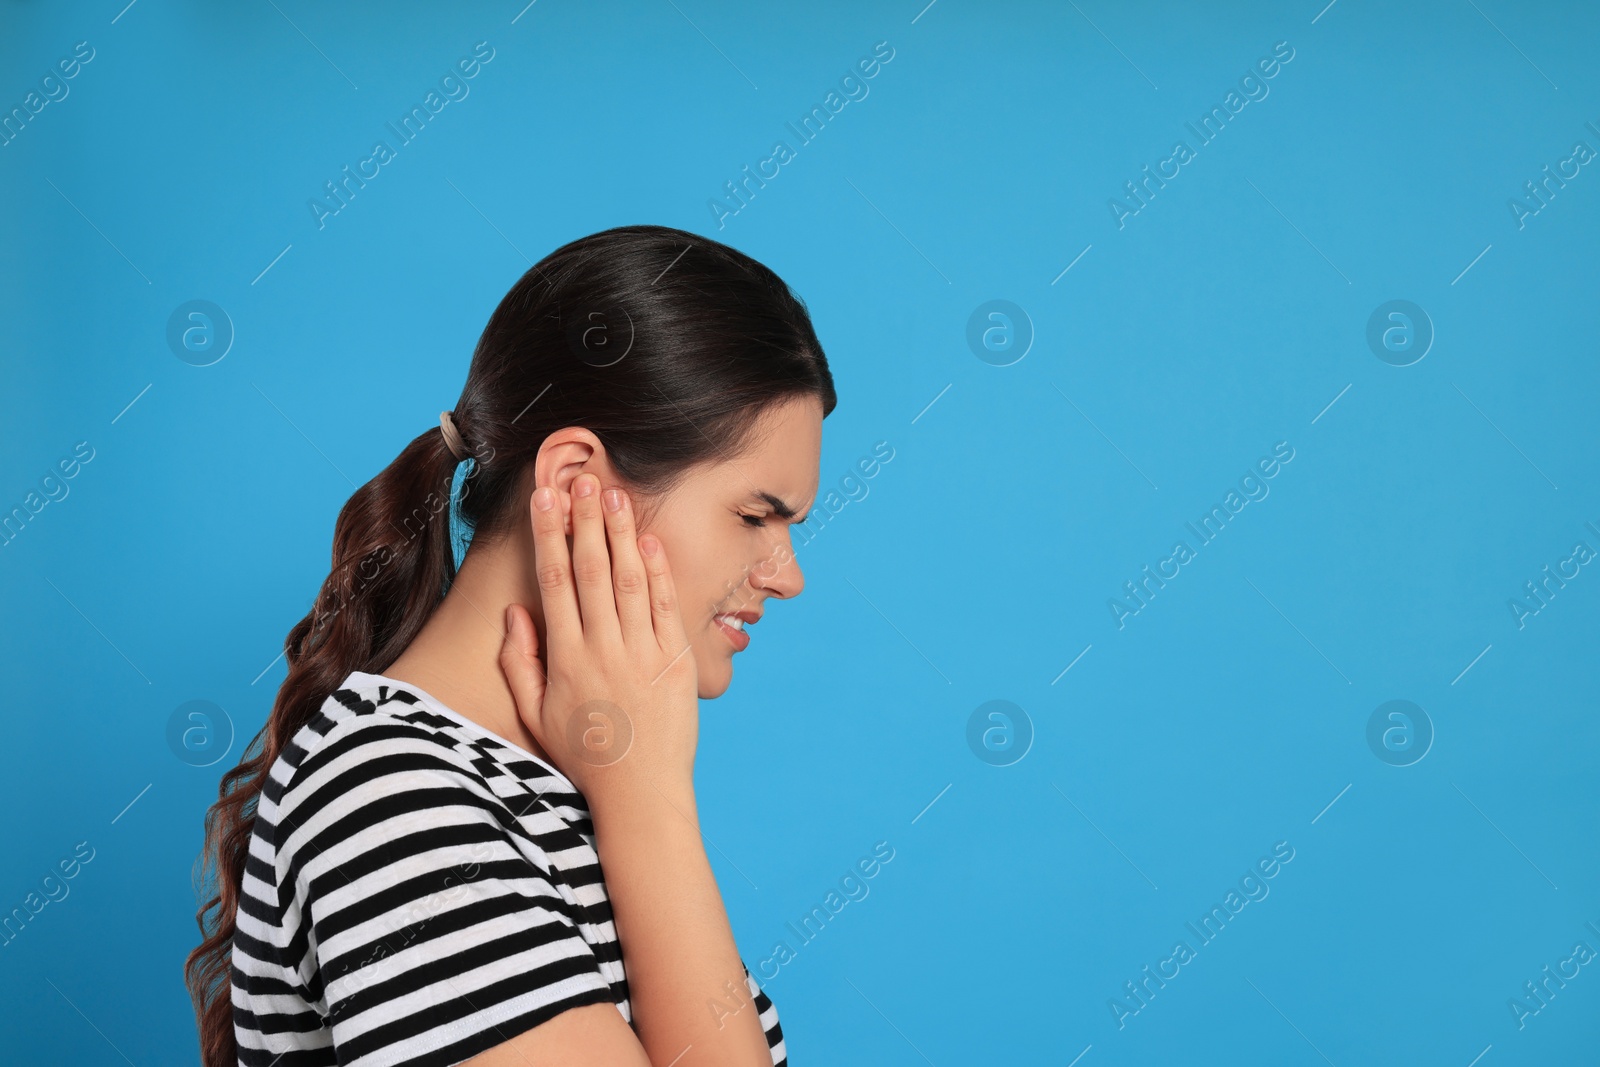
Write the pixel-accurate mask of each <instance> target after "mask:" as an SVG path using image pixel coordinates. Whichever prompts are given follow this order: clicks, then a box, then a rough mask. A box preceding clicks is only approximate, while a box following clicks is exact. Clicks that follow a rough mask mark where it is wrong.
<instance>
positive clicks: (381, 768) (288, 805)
mask: <svg viewBox="0 0 1600 1067" xmlns="http://www.w3.org/2000/svg"><path fill="white" fill-rule="evenodd" d="M485 770H486V768H485V761H484V760H483V758H482V754H481V753H480V752H479V751H477V750H476V749H475V748H474V746H473V744H472V743H471V739H470V738H467V737H465V736H464V735H463V733H462V731H461V730H460V729H459V728H458V724H457V723H455V722H453V721H451V720H448V719H446V718H444V717H442V716H439V715H437V714H435V713H434V712H433V711H431V710H430V709H429V708H428V707H427V706H426V704H425V703H424V702H423V701H422V700H421V699H420V698H419V697H417V695H416V694H414V693H411V692H410V691H408V690H406V689H405V688H403V687H400V686H395V685H393V684H391V683H389V682H387V681H386V680H378V678H377V677H376V676H373V675H368V674H364V673H363V672H359V671H357V672H352V673H351V674H350V675H349V676H348V677H347V678H346V679H345V681H344V682H343V683H341V684H340V685H339V687H338V688H336V689H335V690H334V691H333V692H332V693H330V694H329V695H328V696H327V697H326V699H324V700H323V702H322V704H321V706H320V707H319V708H318V710H317V712H316V713H315V714H314V715H313V716H312V717H311V719H310V720H309V721H308V722H306V723H305V725H303V726H302V727H300V729H299V730H297V731H296V732H295V733H294V735H293V736H292V737H291V738H290V739H289V741H288V742H287V743H286V744H285V746H284V748H283V750H282V751H281V752H280V753H279V754H278V757H277V759H276V760H274V761H273V763H272V765H271V767H270V768H268V772H267V781H266V782H265V783H263V787H262V792H261V801H260V810H259V812H258V816H259V819H258V822H259V823H264V824H265V825H264V826H262V829H266V828H267V827H271V828H272V829H273V830H274V831H275V833H274V835H273V836H275V837H280V838H281V836H283V834H285V833H286V832H287V830H288V829H289V828H290V826H291V825H293V824H298V823H301V822H304V821H306V820H307V819H309V818H311V817H313V816H314V815H316V814H317V813H318V812H320V811H321V810H322V809H323V808H325V807H326V806H327V805H328V804H330V803H332V802H334V801H336V800H338V799H339V798H341V797H342V798H346V800H345V802H346V803H348V802H350V801H351V800H355V799H361V798H367V799H373V798H378V797H385V798H392V797H394V796H395V795H396V794H400V793H411V792H416V791H419V790H426V791H430V792H432V793H434V794H436V795H437V796H438V798H439V800H440V801H441V802H443V801H444V800H446V799H448V796H449V794H450V793H451V792H453V791H454V792H463V793H467V794H471V795H472V796H474V797H479V798H482V800H483V801H485V802H488V803H492V802H493V800H494V797H495V791H494V790H493V789H492V788H491V787H490V786H489V783H488V780H487V776H486V773H485Z"/></svg>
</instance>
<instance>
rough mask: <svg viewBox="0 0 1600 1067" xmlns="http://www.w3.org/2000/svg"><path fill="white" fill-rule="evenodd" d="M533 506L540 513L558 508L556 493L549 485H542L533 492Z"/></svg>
mask: <svg viewBox="0 0 1600 1067" xmlns="http://www.w3.org/2000/svg"><path fill="white" fill-rule="evenodd" d="M533 506H534V507H536V508H538V509H539V510H540V511H549V510H550V509H551V508H553V507H555V506H556V491H555V490H554V489H552V488H550V487H549V486H548V485H541V486H540V487H539V488H537V489H535V490H534V491H533Z"/></svg>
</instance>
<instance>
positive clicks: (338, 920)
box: [232, 671, 788, 1067]
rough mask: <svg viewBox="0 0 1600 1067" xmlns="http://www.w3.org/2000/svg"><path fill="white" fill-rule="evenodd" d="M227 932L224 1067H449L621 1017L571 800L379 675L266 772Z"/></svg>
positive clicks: (544, 768) (351, 690) (509, 748)
mask: <svg viewBox="0 0 1600 1067" xmlns="http://www.w3.org/2000/svg"><path fill="white" fill-rule="evenodd" d="M237 919H238V928H237V931H236V933H235V934H234V938H233V969H232V996H233V1007H234V1032H235V1035H236V1036H237V1039H238V1045H239V1063H240V1064H241V1065H242V1067H268V1065H271V1067H390V1065H396V1064H404V1065H407V1067H422V1065H427V1067H448V1065H451V1064H458V1063H461V1062H463V1061H465V1060H468V1059H470V1058H472V1057H473V1056H475V1055H477V1054H478V1053H480V1052H483V1051H485V1050H487V1049H490V1048H493V1047H494V1046H496V1045H499V1044H501V1043H502V1042H505V1041H508V1040H510V1039H511V1038H513V1037H515V1036H516V1035H517V1034H520V1033H523V1032H525V1031H527V1030H529V1029H531V1028H533V1027H535V1026H537V1025H538V1024H540V1023H542V1022H545V1021H546V1020H548V1019H551V1018H553V1017H555V1016H556V1015H557V1014H559V1013H560V1012H562V1011H565V1010H566V1009H568V1008H574V1007H578V1006H580V1005H584V1004H615V1005H616V1007H617V1010H618V1011H619V1012H621V1014H622V1018H623V1019H624V1020H625V1021H627V1022H628V1023H629V1024H630V1025H631V1024H632V1022H633V1012H632V1008H631V1006H630V1004H629V1001H628V980H627V977H626V975H625V974H624V973H623V965H622V952H621V949H620V946H619V945H618V942H617V934H616V927H615V925H614V924H613V922H612V913H611V904H610V901H609V900H608V899H607V897H606V886H605V881H604V880H603V877H602V874H601V871H600V861H599V857H598V856H597V855H596V853H595V847H594V824H593V822H592V820H591V819H590V816H589V810H588V807H587V805H586V804H585V802H584V799H583V797H582V795H580V794H579V793H578V791H577V790H576V789H575V788H574V787H573V784H572V782H571V781H569V780H568V779H567V777H566V776H565V775H563V774H561V773H560V772H559V771H558V770H556V769H555V768H554V767H551V766H550V765H549V764H547V763H544V762H543V761H541V760H539V759H537V758H535V757H534V756H533V755H532V754H531V753H529V752H528V751H526V750H525V749H523V748H521V747H519V746H517V745H514V744H512V743H511V742H510V741H507V740H505V739H504V738H501V737H498V736H496V735H495V734H493V733H491V732H489V731H488V730H485V729H484V728H483V727H481V726H478V725H477V724H476V723H474V722H472V721H471V720H470V719H467V718H465V717H464V716H462V715H460V714H459V713H457V712H455V711H453V710H451V709H450V708H448V707H446V706H444V705H443V704H441V703H440V702H439V701H438V700H436V699H434V698H432V697H430V696H429V695H428V694H426V693H424V692H422V691H420V690H418V689H417V688H416V687H414V686H411V685H408V684H406V683H402V682H399V681H396V680H395V679H393V678H387V677H384V676H383V675H378V674H369V673H367V672H365V671H356V672H354V673H353V674H351V675H350V676H349V678H347V679H346V680H345V682H344V684H343V686H342V687H341V688H340V689H339V690H338V692H336V693H334V694H333V695H332V696H330V697H328V699H327V700H326V701H324V702H323V705H322V708H321V710H320V711H319V712H318V714H317V715H316V716H315V717H314V718H313V719H312V720H311V721H310V722H309V723H307V724H306V725H305V726H304V727H302V728H301V729H300V730H299V731H298V732H297V733H296V734H295V735H294V737H293V738H292V739H291V740H290V742H289V744H288V745H287V747H285V749H284V750H283V752H282V753H281V754H280V755H279V756H278V758H277V760H276V761H274V763H273V764H272V766H271V768H269V770H268V777H267V780H266V781H265V782H264V783H263V786H262V791H261V796H260V799H259V801H258V806H257V811H256V822H255V829H254V832H253V834H252V835H251V839H250V853H249V857H248V859H247V861H246V863H245V873H244V886H243V892H242V893H241V894H240V898H239V908H238V913H237ZM745 982H746V984H747V986H748V989H749V993H750V1000H749V1001H747V1002H746V1005H747V1006H754V1007H755V1009H756V1010H757V1012H758V1013H759V1015H760V1018H761V1025H762V1028H763V1029H764V1030H765V1031H766V1036H767V1045H768V1046H769V1048H770V1049H771V1051H772V1062H773V1064H775V1065H787V1063H788V1059H787V1055H786V1051H785V1048H784V1041H783V1031H782V1029H781V1028H780V1027H779V1025H778V1012H777V1009H776V1008H775V1007H773V1005H772V1001H771V1000H770V999H768V997H767V996H766V994H765V993H764V992H763V991H762V990H761V988H760V987H759V986H758V985H757V984H756V982H755V979H753V978H752V977H751V976H750V971H749V968H748V966H747V967H746V968H745Z"/></svg>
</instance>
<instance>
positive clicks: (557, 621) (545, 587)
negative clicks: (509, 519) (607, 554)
mask: <svg viewBox="0 0 1600 1067" xmlns="http://www.w3.org/2000/svg"><path fill="white" fill-rule="evenodd" d="M557 504H558V501H557V500H556V491H555V489H553V488H551V487H550V486H548V485H542V486H540V487H539V488H538V489H535V490H534V492H533V497H532V498H531V499H530V500H529V502H528V510H529V512H530V514H532V516H533V556H534V573H535V574H536V575H537V577H538V580H539V603H540V605H541V606H542V607H543V609H544V621H545V640H546V642H547V643H548V644H549V646H550V650H551V652H552V653H554V654H556V655H560V652H561V649H563V648H572V647H576V645H579V644H581V643H582V641H583V620H582V619H580V618H579V617H578V598H577V593H576V591H575V590H574V589H573V586H572V563H571V560H569V559H568V557H567V534H566V530H565V529H564V527H563V524H562V522H561V508H560V507H558V506H557Z"/></svg>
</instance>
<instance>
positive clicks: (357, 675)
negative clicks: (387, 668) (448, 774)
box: [346, 671, 578, 793]
mask: <svg viewBox="0 0 1600 1067" xmlns="http://www.w3.org/2000/svg"><path fill="white" fill-rule="evenodd" d="M346 681H347V683H349V682H354V683H356V684H358V685H366V686H379V685H386V686H388V687H389V688H390V689H404V690H405V691H406V692H408V693H414V694H415V695H416V696H417V697H418V698H419V699H420V700H422V701H423V703H425V704H427V705H428V710H429V711H432V712H434V713H435V714H437V715H442V716H444V717H445V718H447V719H450V720H452V721H453V722H456V723H459V724H460V725H462V726H465V727H466V728H467V729H469V730H474V731H476V732H478V733H480V734H483V735H484V736H485V737H489V738H493V739H494V740H495V741H498V742H499V743H500V744H502V745H504V746H505V747H506V748H509V749H510V750H511V751H512V752H515V753H517V754H518V755H519V756H521V757H522V758H523V759H525V760H529V761H531V762H533V763H535V764H538V765H539V766H540V767H543V768H544V769H545V770H546V771H548V772H549V773H550V774H551V775H552V776H554V777H555V778H556V779H557V780H558V781H560V782H562V783H564V784H565V786H566V787H567V789H569V790H571V791H572V792H574V793H576V792H577V791H578V788H577V786H575V785H573V784H572V780H571V779H570V778H568V777H567V776H566V775H565V774H562V773H561V771H560V770H558V769H557V768H556V767H555V766H553V765H552V764H551V763H549V762H548V761H547V760H543V759H540V758H539V757H538V756H535V755H534V754H533V753H532V752H529V751H528V750H527V749H526V748H523V747H522V746H521V745H519V744H517V743H516V742H515V741H512V740H511V739H509V738H505V737H501V736H500V735H499V734H497V733H495V732H494V731H493V730H491V729H489V728H488V727H487V726H484V725H483V724H482V723H479V722H474V721H473V720H472V719H469V718H467V717H466V716H465V715H463V714H461V713H460V712H459V711H456V710H455V709H454V708H452V707H451V706H450V705H448V704H446V703H445V702H444V701H442V700H440V699H439V698H438V697H436V696H434V695H433V694H432V693H429V692H428V691H427V690H425V689H422V688H421V687H419V686H416V685H413V684H412V683H410V682H403V681H401V680H400V679H399V678H391V677H389V676H388V675H387V674H374V673H372V672H371V671H351V672H350V677H349V678H348V679H346Z"/></svg>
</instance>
